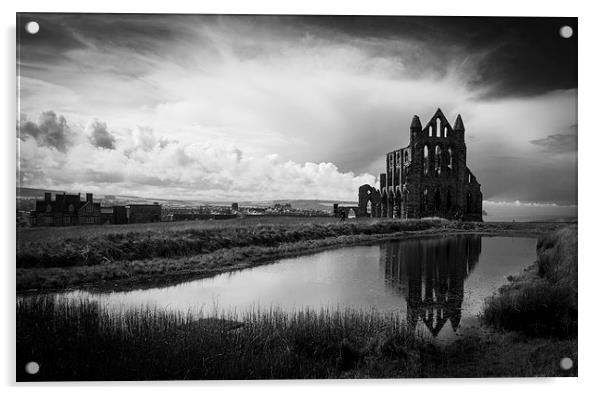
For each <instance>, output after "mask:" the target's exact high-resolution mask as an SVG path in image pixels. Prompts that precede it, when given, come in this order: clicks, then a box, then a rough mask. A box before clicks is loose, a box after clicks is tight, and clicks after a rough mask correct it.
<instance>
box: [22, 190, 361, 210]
mask: <svg viewBox="0 0 602 395" xmlns="http://www.w3.org/2000/svg"><path fill="white" fill-rule="evenodd" d="M45 192H50V193H52V194H53V195H55V194H57V193H58V194H62V193H63V192H66V193H75V194H76V193H78V192H77V191H58V190H54V189H40V188H22V187H17V199H27V200H29V199H43V198H44V193H45ZM81 194H82V198H83V197H84V196H85V193H84V192H81ZM106 196H111V198H114V199H115V200H116V201H123V202H128V203H151V202H157V203H160V204H163V205H169V206H198V205H216V206H230V205H231V204H232V203H234V202H237V201H236V199H232V200H229V201H208V200H196V199H189V200H185V199H161V198H150V197H140V196H134V195H112V194H110V195H109V194H107V195H106ZM103 198H105V195H103V194H94V200H98V199H103ZM277 203H278V204H286V203H290V204H291V206H292V207H293V208H295V209H300V210H328V209H332V205H333V203H339V204H342V205H348V206H356V205H357V202H353V201H339V200H318V199H282V200H257V201H238V205H239V206H241V207H249V206H256V207H270V206H273V205H274V204H277Z"/></svg>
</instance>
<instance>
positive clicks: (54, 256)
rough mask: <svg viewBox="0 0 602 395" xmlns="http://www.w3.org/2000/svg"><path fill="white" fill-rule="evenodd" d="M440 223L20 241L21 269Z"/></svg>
mask: <svg viewBox="0 0 602 395" xmlns="http://www.w3.org/2000/svg"><path fill="white" fill-rule="evenodd" d="M440 225H441V221H440V220H432V221H421V220H408V221H370V222H353V223H351V222H341V223H328V224H319V223H318V224H316V223H296V224H294V225H292V226H291V225H284V224H275V225H256V226H248V225H240V226H225V227H216V228H184V229H177V230H173V229H169V228H167V229H164V230H147V231H132V232H128V233H108V234H101V235H96V234H94V233H93V234H92V235H90V236H85V235H83V236H80V237H73V238H71V237H68V238H64V239H62V240H57V239H56V238H53V239H50V240H41V241H28V242H19V243H18V246H17V267H19V268H31V267H36V268H43V267H70V266H94V265H101V264H104V263H107V262H114V261H134V260H141V259H149V258H174V257H181V256H190V255H198V254H206V253H211V252H214V251H217V250H221V249H225V248H240V247H248V246H255V247H272V246H277V245H279V244H281V243H295V242H302V241H309V240H320V239H326V238H335V237H339V236H352V235H372V234H376V235H377V234H389V233H397V232H409V231H420V230H425V229H429V228H433V227H437V226H440Z"/></svg>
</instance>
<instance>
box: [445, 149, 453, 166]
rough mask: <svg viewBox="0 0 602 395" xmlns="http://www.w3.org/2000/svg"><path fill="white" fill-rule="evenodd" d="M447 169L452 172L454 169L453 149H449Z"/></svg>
mask: <svg viewBox="0 0 602 395" xmlns="http://www.w3.org/2000/svg"><path fill="white" fill-rule="evenodd" d="M447 167H448V168H449V169H450V170H453V169H454V151H453V150H452V148H451V147H449V148H448V149H447Z"/></svg>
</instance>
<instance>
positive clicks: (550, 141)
mask: <svg viewBox="0 0 602 395" xmlns="http://www.w3.org/2000/svg"><path fill="white" fill-rule="evenodd" d="M529 142H530V143H531V144H534V145H537V146H539V147H541V148H543V149H544V151H547V152H553V153H565V152H575V151H577V125H572V127H571V132H570V133H560V134H551V135H549V136H547V137H545V138H542V139H537V140H531V141H529Z"/></svg>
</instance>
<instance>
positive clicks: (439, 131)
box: [435, 118, 441, 137]
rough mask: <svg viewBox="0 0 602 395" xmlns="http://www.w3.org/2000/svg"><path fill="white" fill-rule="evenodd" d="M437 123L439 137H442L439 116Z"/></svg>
mask: <svg viewBox="0 0 602 395" xmlns="http://www.w3.org/2000/svg"><path fill="white" fill-rule="evenodd" d="M435 123H436V124H437V137H441V118H437V119H436V120H435Z"/></svg>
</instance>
